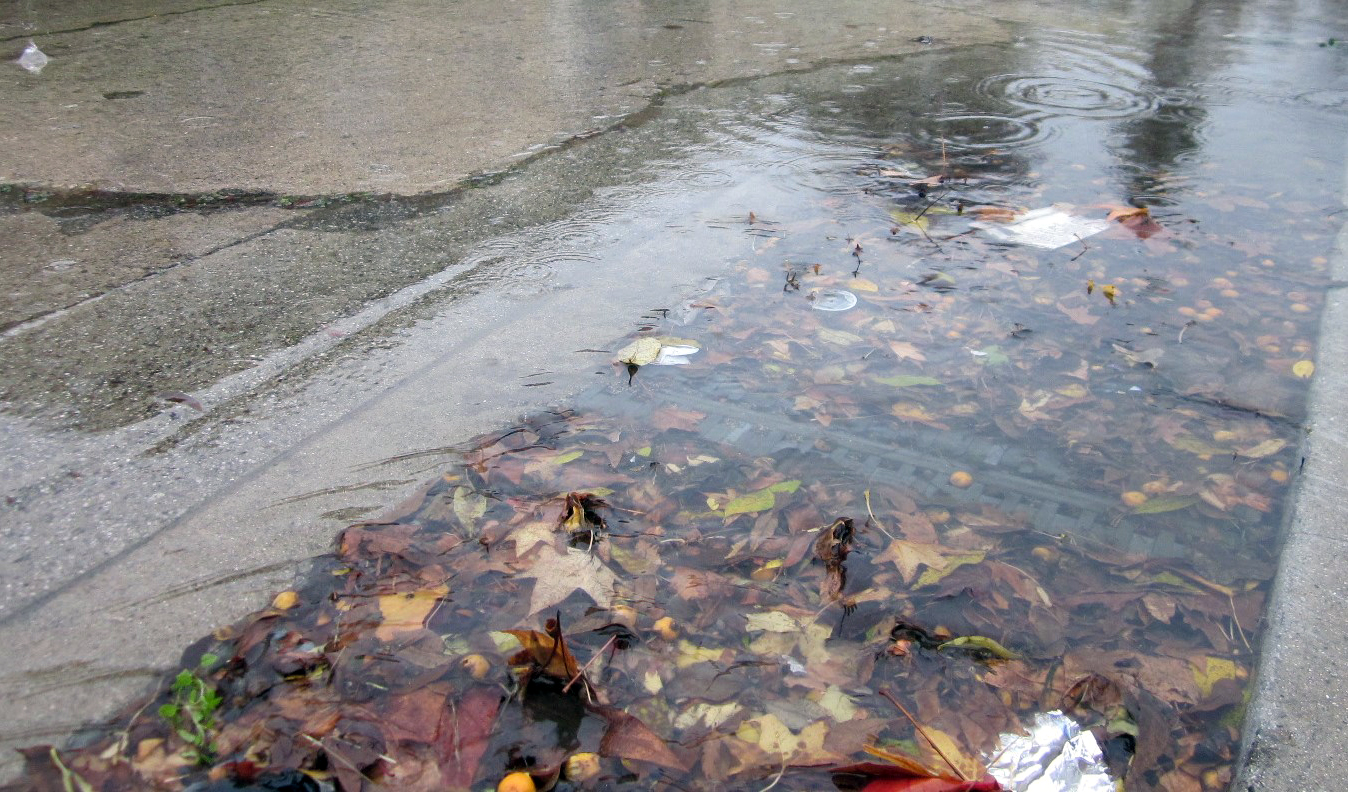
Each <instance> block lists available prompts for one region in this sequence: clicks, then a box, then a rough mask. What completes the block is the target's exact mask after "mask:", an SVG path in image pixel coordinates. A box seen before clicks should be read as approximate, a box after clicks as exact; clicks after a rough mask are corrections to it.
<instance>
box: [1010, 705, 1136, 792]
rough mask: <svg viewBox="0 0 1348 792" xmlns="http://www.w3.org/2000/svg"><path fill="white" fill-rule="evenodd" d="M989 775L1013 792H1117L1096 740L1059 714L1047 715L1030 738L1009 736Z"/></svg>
mask: <svg viewBox="0 0 1348 792" xmlns="http://www.w3.org/2000/svg"><path fill="white" fill-rule="evenodd" d="M993 756H995V757H996V761H994V762H992V763H991V764H989V765H988V772H989V773H991V774H992V776H993V777H994V778H996V779H997V780H998V781H999V782H1000V783H1001V785H1002V786H1004V787H1006V788H1007V789H1008V790H1011V792H1115V790H1116V789H1117V787H1116V786H1115V783H1114V779H1113V778H1111V777H1110V775H1109V771H1108V770H1107V769H1106V768H1105V763H1104V756H1103V754H1102V753H1101V751H1100V746H1099V744H1098V743H1096V741H1095V735H1093V734H1091V733H1090V732H1089V731H1082V730H1081V726H1080V725H1078V724H1077V722H1076V721H1074V720H1072V719H1071V718H1069V717H1067V716H1066V715H1064V714H1062V713H1061V712H1058V711H1056V710H1055V711H1053V712H1041V713H1039V714H1038V715H1036V716H1035V718H1034V726H1032V727H1031V728H1030V733H1029V735H1020V734H1003V735H1002V737H1001V741H1000V742H999V744H998V746H997V750H996V751H994V752H993Z"/></svg>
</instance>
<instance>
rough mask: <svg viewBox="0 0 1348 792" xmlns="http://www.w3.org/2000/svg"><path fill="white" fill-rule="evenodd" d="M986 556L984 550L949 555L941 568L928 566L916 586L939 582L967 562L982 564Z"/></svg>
mask: <svg viewBox="0 0 1348 792" xmlns="http://www.w3.org/2000/svg"><path fill="white" fill-rule="evenodd" d="M985 557H987V553H985V552H983V551H982V550H979V551H977V552H974V553H963V554H960V555H952V556H948V557H947V558H946V560H945V565H944V566H942V567H941V568H939V569H937V568H936V567H928V568H927V571H926V572H923V573H922V577H920V578H918V579H917V584H916V586H917V587H919V588H920V587H922V586H930V585H932V584H934V583H939V582H941V581H942V580H944V579H945V577H946V576H947V575H949V574H950V573H951V572H954V571H955V570H956V569H959V568H960V567H962V566H964V565H965V564H981V563H982V562H983V559H984V558H985Z"/></svg>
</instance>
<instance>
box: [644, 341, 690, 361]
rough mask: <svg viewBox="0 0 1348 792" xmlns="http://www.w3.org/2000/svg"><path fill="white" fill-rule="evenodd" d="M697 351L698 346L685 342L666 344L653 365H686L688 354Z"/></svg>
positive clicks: (661, 348)
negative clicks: (687, 344)
mask: <svg viewBox="0 0 1348 792" xmlns="http://www.w3.org/2000/svg"><path fill="white" fill-rule="evenodd" d="M696 352H697V347H695V346H686V345H684V344H665V345H662V346H661V347H660V354H659V355H657V356H656V358H655V361H654V362H652V363H651V365H652V366H686V365H688V362H689V361H688V356H689V355H692V354H694V353H696Z"/></svg>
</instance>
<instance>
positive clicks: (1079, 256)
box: [1068, 234, 1091, 261]
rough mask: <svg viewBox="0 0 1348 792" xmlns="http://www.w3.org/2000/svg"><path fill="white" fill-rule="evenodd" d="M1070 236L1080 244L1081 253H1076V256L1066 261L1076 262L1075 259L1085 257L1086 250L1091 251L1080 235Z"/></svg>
mask: <svg viewBox="0 0 1348 792" xmlns="http://www.w3.org/2000/svg"><path fill="white" fill-rule="evenodd" d="M1072 236H1074V237H1076V238H1077V241H1078V242H1080V243H1081V252H1080V253H1078V254H1076V255H1075V256H1073V257H1072V258H1070V259H1068V261H1076V260H1077V259H1079V258H1081V257H1082V256H1084V255H1086V251H1088V250H1090V249H1091V248H1090V246H1089V245H1087V244H1086V240H1084V239H1082V238H1081V235H1080V234H1073V235H1072Z"/></svg>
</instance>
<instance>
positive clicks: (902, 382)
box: [875, 374, 944, 388]
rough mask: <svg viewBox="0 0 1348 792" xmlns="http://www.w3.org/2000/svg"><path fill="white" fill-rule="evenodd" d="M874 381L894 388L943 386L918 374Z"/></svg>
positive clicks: (934, 379)
mask: <svg viewBox="0 0 1348 792" xmlns="http://www.w3.org/2000/svg"><path fill="white" fill-rule="evenodd" d="M875 381H876V382H878V383H880V384H881V385H893V386H894V387H896V388H911V387H912V386H914V385H942V384H944V383H942V382H941V381H940V380H938V379H936V378H935V377H924V376H921V375H920V374H898V375H895V376H893V377H876V378H875Z"/></svg>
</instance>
